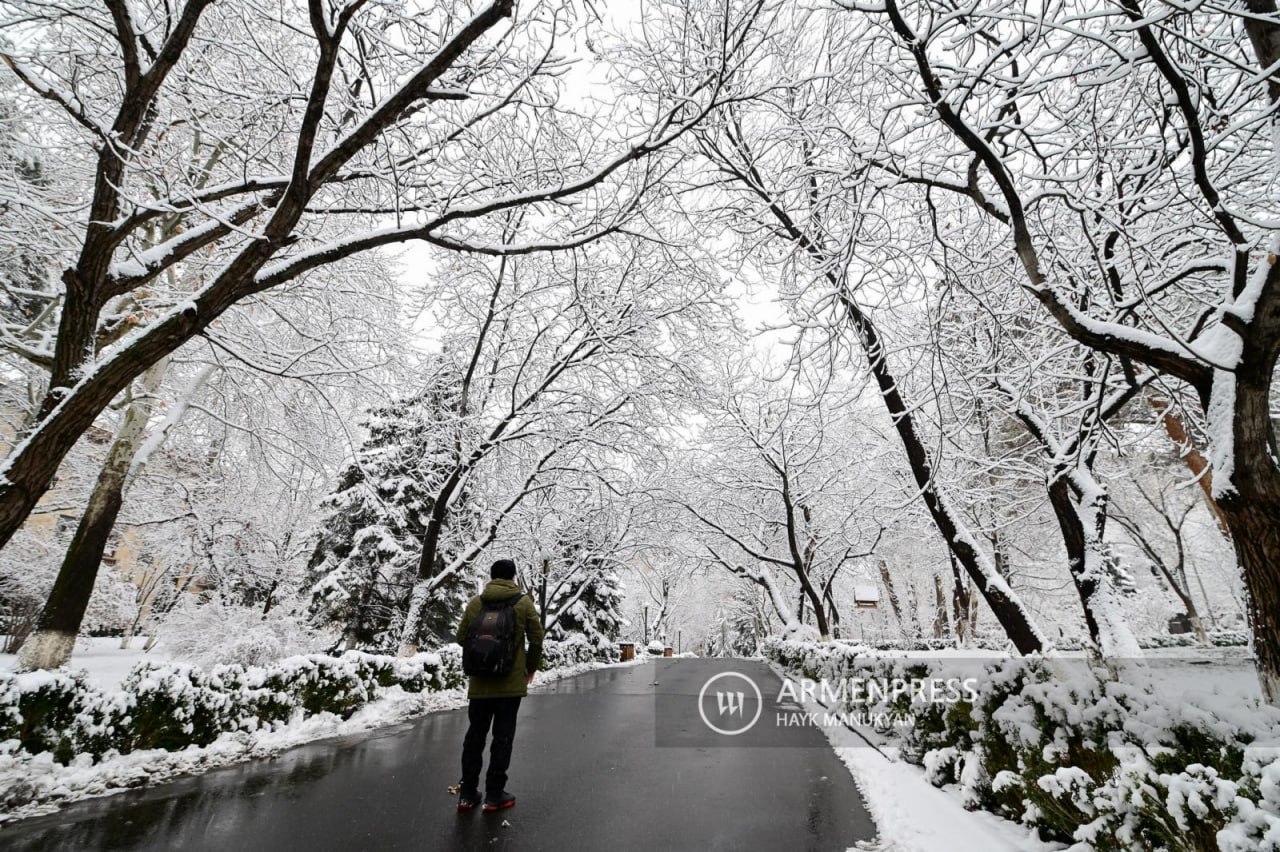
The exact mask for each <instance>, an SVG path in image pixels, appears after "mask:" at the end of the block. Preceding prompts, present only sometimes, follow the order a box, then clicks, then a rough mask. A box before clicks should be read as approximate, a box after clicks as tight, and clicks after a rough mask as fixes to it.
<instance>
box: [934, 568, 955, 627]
mask: <svg viewBox="0 0 1280 852" xmlns="http://www.w3.org/2000/svg"><path fill="white" fill-rule="evenodd" d="M950 632H951V624H950V622H949V621H948V620H947V589H946V586H945V585H944V584H943V582H942V575H941V574H939V573H937V572H936V571H935V572H934V575H933V638H934V639H942V638H944V637H946V636H947V635H948V634H950Z"/></svg>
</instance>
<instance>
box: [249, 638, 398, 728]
mask: <svg viewBox="0 0 1280 852" xmlns="http://www.w3.org/2000/svg"><path fill="white" fill-rule="evenodd" d="M371 656H372V655H370V654H363V653H360V652H357V651H349V652H348V653H346V654H344V655H342V656H341V657H330V656H328V655H326V654H306V655H304V656H300V657H290V658H288V659H286V660H281V661H280V662H279V663H277V664H275V665H273V666H271V667H270V668H269V674H267V676H266V678H265V682H264V685H265V686H266V687H267V688H269V689H271V690H272V691H273V692H278V693H284V694H287V695H290V696H292V697H293V699H294V700H295V701H296V702H297V706H298V707H300V708H302V711H303V713H304V714H305V715H307V716H314V715H317V714H319V713H333V714H334V715H336V716H341V717H342V718H344V719H346V718H348V717H349V716H351V714H352V713H354V712H355V711H356V710H358V709H359V708H360V707H362V706H364V705H365V704H367V703H369V702H370V701H372V700H373V698H374V696H375V694H376V693H377V691H378V688H379V686H380V684H379V675H380V674H381V672H382V669H381V667H380V666H378V665H376V664H373V663H371V662H369V661H368V660H367V659H366V658H368V657H371ZM386 659H390V658H386ZM388 685H389V684H388Z"/></svg>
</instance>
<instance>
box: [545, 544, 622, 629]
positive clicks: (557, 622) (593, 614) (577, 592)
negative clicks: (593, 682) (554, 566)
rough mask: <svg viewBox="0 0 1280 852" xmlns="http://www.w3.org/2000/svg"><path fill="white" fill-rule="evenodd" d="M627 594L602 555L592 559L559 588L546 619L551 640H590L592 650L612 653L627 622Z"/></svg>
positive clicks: (553, 596)
mask: <svg viewBox="0 0 1280 852" xmlns="http://www.w3.org/2000/svg"><path fill="white" fill-rule="evenodd" d="M625 597H626V591H625V589H624V587H623V585H622V582H621V581H620V580H619V579H618V575H617V573H615V572H614V571H613V570H612V569H609V568H606V567H605V565H604V563H603V560H602V559H601V558H600V557H599V556H590V557H587V558H586V560H585V564H584V565H583V566H582V567H581V568H580V569H579V570H578V571H577V572H575V573H574V574H573V575H572V576H571V577H570V578H569V579H568V580H566V581H565V582H563V583H560V584H558V585H557V588H556V591H555V592H554V593H553V594H552V595H551V599H550V601H549V602H548V603H547V606H546V609H547V612H546V613H544V615H543V617H544V618H545V619H546V621H547V624H548V629H547V638H549V639H555V640H565V639H569V638H571V637H574V636H583V637H586V640H587V642H588V643H590V644H591V646H592V647H594V648H597V649H599V650H600V651H601V652H611V651H612V650H613V646H614V644H615V643H616V642H617V641H618V637H619V636H620V635H621V634H622V628H623V625H625V624H626V619H624V618H623V615H622V605H623V601H624V600H625Z"/></svg>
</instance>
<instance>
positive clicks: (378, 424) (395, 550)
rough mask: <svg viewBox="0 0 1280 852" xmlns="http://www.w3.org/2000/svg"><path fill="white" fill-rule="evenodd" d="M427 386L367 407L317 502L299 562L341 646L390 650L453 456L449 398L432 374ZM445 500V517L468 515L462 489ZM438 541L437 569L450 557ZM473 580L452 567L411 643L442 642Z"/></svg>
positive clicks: (318, 610)
mask: <svg viewBox="0 0 1280 852" xmlns="http://www.w3.org/2000/svg"><path fill="white" fill-rule="evenodd" d="M433 378H434V381H435V382H436V384H433V385H432V386H430V387H428V388H427V389H425V390H423V391H422V392H420V393H418V394H415V395H414V396H412V397H409V398H405V399H400V400H396V401H394V402H392V403H390V404H388V405H385V406H381V407H379V408H376V409H374V410H372V411H370V412H369V414H368V417H367V419H366V421H365V427H366V428H367V429H368V433H369V435H368V438H366V439H365V441H364V443H363V444H362V445H361V447H360V449H359V450H358V451H357V453H356V457H355V459H354V460H353V461H351V462H350V463H349V464H348V465H347V467H346V468H345V469H344V470H343V472H342V474H341V475H340V476H339V478H338V482H337V486H336V488H335V490H334V492H333V494H331V495H330V496H329V497H327V498H326V499H325V501H324V510H325V516H324V518H323V520H322V521H321V523H320V527H319V533H318V535H319V538H318V541H317V542H316V546H315V550H314V552H313V554H312V556H311V559H310V562H309V564H308V568H307V577H308V579H307V581H306V584H307V586H308V588H309V589H310V594H311V601H312V602H311V612H312V617H313V618H315V619H316V620H317V621H318V622H320V623H322V624H329V625H335V626H337V627H339V628H340V629H341V630H342V635H343V640H342V641H343V644H344V646H345V647H347V648H365V649H378V650H383V651H387V650H393V649H394V648H395V647H396V643H397V642H398V641H399V631H400V630H401V629H402V627H403V623H404V616H405V613H406V611H407V610H408V606H409V602H408V599H409V594H410V589H411V587H412V583H413V577H414V575H415V573H416V569H417V565H418V561H419V559H420V557H421V553H422V546H423V539H424V537H425V535H426V528H427V523H428V519H429V518H430V517H431V516H432V511H433V509H434V501H435V500H436V499H437V496H438V490H439V485H440V483H441V482H442V481H443V480H444V479H445V478H446V477H447V476H448V474H449V472H450V471H451V470H452V469H453V466H454V464H455V463H456V452H457V439H456V436H454V435H453V434H451V433H450V431H449V429H448V428H447V427H446V428H442V425H443V424H449V423H453V424H454V425H455V427H456V425H457V396H456V393H455V392H454V391H453V390H452V389H451V387H450V386H449V385H448V384H447V382H448V381H449V380H450V376H448V375H447V374H444V373H438V374H437V375H435V376H434V377H433ZM453 500H454V502H453V504H452V505H451V506H450V516H451V518H452V519H454V523H459V522H462V521H463V519H465V518H466V516H467V509H466V495H465V494H458V495H455V496H454V498H453ZM453 555H454V554H453V553H452V548H451V547H450V544H449V543H448V542H446V543H445V544H444V546H442V547H441V548H440V549H439V550H438V553H437V556H436V559H437V567H440V566H441V565H443V564H444V563H446V562H447V561H448V560H450V559H451V558H452V557H453ZM473 585H474V583H473V582H472V581H471V579H470V578H469V577H468V576H467V574H466V573H465V572H455V573H454V574H453V575H452V576H451V577H450V578H449V579H448V581H447V582H445V583H442V584H441V585H439V586H437V587H436V588H434V589H433V590H432V597H431V600H430V602H429V605H428V606H427V607H426V610H425V614H424V617H423V620H422V634H421V636H420V637H419V641H420V642H422V643H423V644H425V645H428V646H434V645H437V644H440V643H442V642H448V641H450V639H451V636H452V631H453V627H454V625H455V623H456V621H457V618H458V617H459V616H460V614H461V610H462V607H463V606H464V605H465V604H466V601H467V598H468V597H469V596H470V594H471V593H472V592H473V588H472V587H473Z"/></svg>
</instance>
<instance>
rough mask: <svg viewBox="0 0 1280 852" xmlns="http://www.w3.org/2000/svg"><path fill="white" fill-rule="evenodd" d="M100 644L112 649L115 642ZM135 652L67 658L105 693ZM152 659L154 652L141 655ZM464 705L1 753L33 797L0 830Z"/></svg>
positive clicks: (555, 673)
mask: <svg viewBox="0 0 1280 852" xmlns="http://www.w3.org/2000/svg"><path fill="white" fill-rule="evenodd" d="M105 641H108V642H115V644H116V645H117V646H118V645H119V640H105ZM95 647H96V646H95ZM140 647H141V644H140V643H139V645H137V646H135V649H134V650H133V651H130V652H123V653H121V654H111V653H100V654H98V653H86V654H85V655H84V656H83V657H81V655H80V654H79V653H77V655H76V656H75V657H74V658H73V665H72V668H80V667H84V668H86V670H88V671H89V673H90V675H89V676H90V679H91V680H94V682H95V683H98V684H100V685H101V684H104V683H106V682H107V681H108V680H109V679H110V678H115V680H113V681H110V684H109V688H115V687H117V686H119V683H120V681H122V680H123V679H124V675H125V674H126V673H127V672H128V669H129V667H130V666H132V664H133V663H134V662H137V661H138V659H140V658H142V655H141V650H140ZM130 654H132V655H133V656H132V659H131V660H130V661H129V663H128V665H124V666H123V669H122V668H121V666H122V661H121V660H122V658H123V657H126V656H128V655H130ZM154 654H155V651H154V650H153V651H152V654H151V655H148V657H151V656H153V655H154ZM5 657H6V659H5V661H4V664H9V663H10V662H11V661H12V659H13V655H12V654H9V655H5ZM644 662H647V659H645V658H639V659H636V660H633V661H631V662H627V663H576V664H574V665H571V666H564V667H562V668H557V669H551V670H549V671H545V672H539V673H538V676H537V678H536V679H535V680H534V682H533V688H535V689H536V688H537V687H538V686H541V685H543V684H547V683H550V682H552V681H556V680H560V679H561V678H566V677H571V676H572V675H576V674H581V673H583V672H587V671H592V670H594V669H600V668H609V667H611V666H633V665H639V664H641V663H644ZM117 675H118V676H117ZM466 703H467V697H466V689H464V688H461V689H450V690H444V691H441V692H424V693H410V692H405V691H404V690H402V689H401V688H400V687H398V686H394V687H391V688H390V689H388V690H387V691H386V692H385V693H384V694H383V695H382V697H381V698H379V699H378V700H377V701H374V702H371V703H370V704H367V705H365V706H364V707H362V708H360V709H359V710H357V711H356V712H355V713H354V714H353V715H352V716H351V718H350V719H342V718H340V717H338V716H335V715H334V714H332V713H321V714H319V715H316V716H311V717H308V718H306V719H302V720H299V721H297V722H294V723H292V724H289V725H285V726H283V727H281V728H279V729H277V730H274V731H259V732H254V733H249V732H246V731H236V732H233V733H226V734H223V735H222V736H220V737H218V739H216V740H214V741H213V742H212V743H210V744H209V745H207V746H204V747H199V746H189V747H188V748H186V749H184V750H182V751H176V752H171V751H164V750H162V749H148V750H142V751H135V752H130V753H129V754H123V755H116V756H114V757H110V758H108V759H106V760H104V761H102V762H101V763H98V764H94V763H93V762H92V760H91V758H89V756H88V755H80V756H79V757H77V758H75V759H74V760H72V762H71V763H70V764H69V765H67V766H62V765H60V764H58V763H55V762H54V761H53V756H52V755H51V754H50V753H48V752H44V753H41V754H38V755H28V754H25V753H22V754H17V755H14V754H0V791H6V790H8V791H18V790H23V791H28V790H30V791H32V792H33V793H34V796H23V800H28V801H29V800H32V799H34V801H33V802H32V803H31V804H28V805H24V806H21V807H18V808H14V809H12V810H7V809H6V806H5V805H4V803H3V797H2V796H0V825H3V824H4V823H5V822H10V821H12V820H15V819H23V818H25V817H32V816H39V815H41V814H47V813H52V812H54V811H56V810H58V808H59V807H61V806H62V805H64V804H68V803H70V802H75V801H79V800H81V799H89V798H93V797H95V796H105V795H110V794H112V793H120V792H123V791H124V790H128V789H131V788H135V787H143V786H150V785H152V784H159V783H161V782H164V781H168V780H171V779H173V778H177V777H179V776H183V775H192V774H195V773H199V772H205V771H207V770H209V769H214V768H216V767H219V766H226V765H227V764H231V763H238V762H240V761H243V760H250V759H253V758H269V757H274V756H275V755H277V754H279V753H280V752H282V751H284V750H285V749H289V748H293V747H294V746H299V745H303V744H306V743H310V742H314V741H315V740H320V739H327V738H330V737H343V736H350V735H352V734H358V733H362V732H364V731H369V730H373V729H375V728H381V727H385V726H387V725H394V724H397V723H400V722H405V721H407V720H409V719H412V718H414V717H416V716H421V715H422V714H424V713H432V712H435V711H439V710H451V709H454V708H457V707H463V706H465V705H466Z"/></svg>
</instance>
